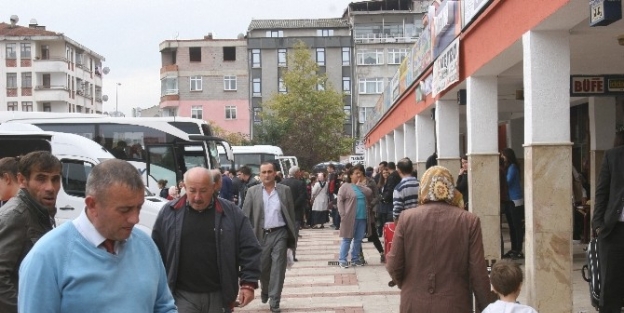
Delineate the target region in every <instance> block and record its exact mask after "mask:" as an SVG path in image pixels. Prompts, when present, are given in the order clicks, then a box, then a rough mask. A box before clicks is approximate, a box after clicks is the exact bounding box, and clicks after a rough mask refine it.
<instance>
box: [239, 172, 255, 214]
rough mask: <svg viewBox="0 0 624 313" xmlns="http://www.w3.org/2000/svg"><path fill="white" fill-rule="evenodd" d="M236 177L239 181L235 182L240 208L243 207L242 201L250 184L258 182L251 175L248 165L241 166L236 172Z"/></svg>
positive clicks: (253, 184) (243, 201)
mask: <svg viewBox="0 0 624 313" xmlns="http://www.w3.org/2000/svg"><path fill="white" fill-rule="evenodd" d="M236 177H237V178H238V179H239V180H240V183H237V187H238V189H239V190H238V206H239V207H240V208H242V207H243V203H245V196H246V195H247V190H248V189H249V187H251V186H255V185H257V184H259V183H260V182H259V181H258V180H256V179H255V178H253V177H252V176H251V168H249V167H248V166H241V167H240V168H239V169H238V171H237V172H236Z"/></svg>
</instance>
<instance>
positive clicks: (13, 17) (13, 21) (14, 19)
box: [10, 14, 19, 25]
mask: <svg viewBox="0 0 624 313" xmlns="http://www.w3.org/2000/svg"><path fill="white" fill-rule="evenodd" d="M10 20H11V25H15V24H17V22H19V17H17V15H15V14H13V15H11V18H10Z"/></svg>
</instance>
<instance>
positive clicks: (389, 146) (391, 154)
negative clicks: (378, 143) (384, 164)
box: [385, 132, 396, 163]
mask: <svg viewBox="0 0 624 313" xmlns="http://www.w3.org/2000/svg"><path fill="white" fill-rule="evenodd" d="M395 147H396V142H395V141H394V132H391V133H389V134H387V135H386V151H387V155H388V156H387V157H386V160H385V161H388V162H395V163H396V150H395V149H396V148H395Z"/></svg>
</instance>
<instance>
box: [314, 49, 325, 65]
mask: <svg viewBox="0 0 624 313" xmlns="http://www.w3.org/2000/svg"><path fill="white" fill-rule="evenodd" d="M316 64H318V65H319V66H325V48H316Z"/></svg>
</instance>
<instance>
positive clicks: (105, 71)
mask: <svg viewBox="0 0 624 313" xmlns="http://www.w3.org/2000/svg"><path fill="white" fill-rule="evenodd" d="M102 73H104V74H105V75H106V74H108V73H110V68H108V66H107V67H105V68H103V69H102Z"/></svg>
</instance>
